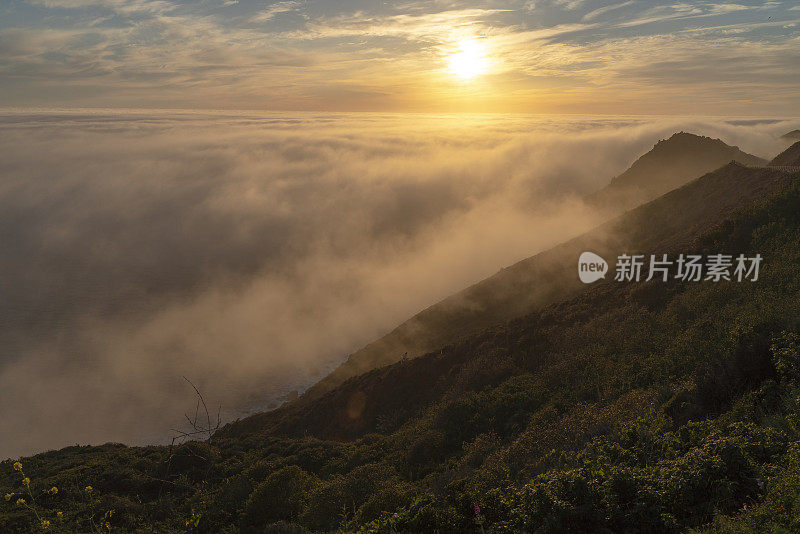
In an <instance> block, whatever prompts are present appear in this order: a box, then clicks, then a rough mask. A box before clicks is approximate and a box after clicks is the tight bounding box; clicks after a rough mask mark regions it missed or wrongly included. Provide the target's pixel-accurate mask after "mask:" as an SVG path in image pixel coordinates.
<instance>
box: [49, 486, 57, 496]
mask: <svg viewBox="0 0 800 534" xmlns="http://www.w3.org/2000/svg"><path fill="white" fill-rule="evenodd" d="M56 493H58V488H57V487H55V486H53V487H52V488H50V495H55V494H56Z"/></svg>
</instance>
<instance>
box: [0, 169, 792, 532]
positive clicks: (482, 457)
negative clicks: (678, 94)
mask: <svg viewBox="0 0 800 534" xmlns="http://www.w3.org/2000/svg"><path fill="white" fill-rule="evenodd" d="M704 212H712V214H710V215H706V214H704ZM667 215H670V216H671V218H672V221H670V220H669V217H667ZM681 221H683V224H682V223H681ZM662 225H668V228H662ZM684 226H685V227H686V228H684ZM607 228H608V229H612V228H613V229H617V230H619V232H620V235H621V236H623V237H621V238H611V237H608V238H607V239H606V240H605V241H604V242H603V243H601V244H599V245H598V248H595V247H594V246H592V247H591V248H592V249H594V250H596V251H598V252H600V253H601V254H603V253H605V254H607V255H608V256H607V258H608V259H610V257H611V256H612V255H615V254H617V253H618V252H619V251H623V250H624V251H625V252H630V253H637V252H639V253H643V254H651V253H652V254H662V253H670V254H675V253H679V252H684V253H700V254H704V255H709V254H716V253H727V254H739V253H742V254H745V255H747V256H754V255H755V254H760V255H762V257H763V258H764V263H763V267H762V270H761V272H760V276H759V279H758V281H757V282H753V281H743V282H736V281H731V282H724V281H723V282H719V283H714V282H699V283H688V282H679V281H676V280H674V279H671V280H670V281H668V282H662V281H653V282H647V283H645V282H639V283H620V282H615V281H613V280H606V281H601V282H598V283H596V284H593V285H591V286H586V287H585V288H582V290H581V291H576V292H575V293H574V294H573V296H571V297H568V298H565V299H563V300H561V301H560V302H558V303H554V304H551V305H548V306H545V307H543V308H542V309H540V310H538V311H536V312H534V313H531V314H528V315H525V316H522V317H519V318H517V319H514V320H513V321H510V322H506V323H504V324H499V325H497V326H495V327H493V328H491V329H487V330H485V331H483V332H482V333H480V334H477V335H474V336H469V337H465V338H463V339H462V340H461V341H458V342H456V343H453V344H451V345H448V346H445V347H442V348H441V349H439V350H436V351H435V352H432V353H430V354H427V355H424V356H422V357H419V358H416V359H411V360H406V361H401V362H398V363H396V364H394V365H391V366H388V367H383V368H381V369H376V370H373V371H370V372H369V373H366V374H364V375H362V376H359V377H356V378H352V379H350V380H348V381H346V382H345V383H344V384H342V385H341V386H339V387H337V388H335V389H334V390H333V391H331V392H329V393H327V394H325V395H324V396H323V397H322V398H320V399H319V400H317V401H315V402H313V403H311V404H309V405H307V406H300V405H290V406H287V407H285V408H284V409H283V410H281V411H279V412H275V414H273V415H271V416H267V417H264V416H258V417H253V418H249V419H246V420H243V421H240V422H238V423H236V424H233V425H228V426H227V427H225V428H224V429H222V430H221V431H220V432H218V433H217V434H216V435H215V436H214V437H213V439H211V440H210V442H209V443H199V442H190V443H186V444H183V445H180V446H177V447H174V448H170V447H147V448H128V447H124V446H121V445H105V446H102V447H70V448H67V449H64V450H62V451H56V452H50V453H45V454H40V455H37V456H35V457H32V458H27V459H23V460H22V462H21V464H20V469H22V470H23V472H20V471H15V468H14V466H13V465H12V462H10V461H8V462H3V463H2V464H0V491H2V492H3V493H7V494H8V495H9V498H7V499H6V501H5V502H2V503H0V525H2V526H3V527H4V530H5V531H8V532H27V531H30V529H31V526H32V525H37V524H38V523H37V521H39V520H40V519H41V518H42V517H44V518H47V519H48V520H50V519H52V521H53V523H56V522H57V521H58V522H60V523H58V524H64V525H68V526H69V528H70V529H71V530H79V531H88V530H94V528H92V527H93V526H94V525H95V524H96V523H101V524H102V522H105V521H107V522H108V523H109V526H110V527H113V529H118V530H124V531H137V530H138V531H141V532H152V531H159V532H172V531H186V530H192V531H199V532H303V531H306V530H311V531H333V530H337V529H338V530H340V531H344V532H356V531H360V532H421V531H425V532H433V531H439V532H520V531H526V532H543V533H555V532H664V533H672V532H682V531H687V530H689V529H700V531H701V532H764V531H770V532H778V531H781V532H792V531H795V530H796V526H797V525H798V523H799V522H800V513H799V512H798V510H797V508H796V507H795V506H793V503H795V502H798V500H799V499H800V448H798V446H797V443H798V442H800V425H798V424H797V421H800V373H799V372H798V369H799V368H800V174H798V173H794V174H789V173H786V172H782V171H779V170H773V169H749V168H745V167H742V166H739V165H733V164H732V165H728V166H726V167H725V168H723V169H720V170H718V171H715V172H713V173H710V174H708V175H706V176H704V177H702V178H700V179H699V180H696V181H695V182H693V183H691V184H689V185H687V186H685V187H683V188H681V189H679V190H677V191H674V192H672V193H670V194H668V195H666V196H665V197H662V198H660V199H658V200H656V201H654V202H652V203H650V204H648V205H645V206H643V207H641V208H639V209H637V210H634V211H633V212H631V213H628V214H626V215H625V216H623V217H621V218H620V219H618V220H616V221H613V222H612V223H610V224H609V225H608V227H607ZM592 235H593V236H594V237H591V238H589V236H584V237H583V238H582V239H585V240H586V241H584V242H583V243H582V244H589V245H596V244H597V243H595V242H592V240H593V239H595V238H598V237H599V236H602V235H608V232H605V233H600V232H597V233H594V234H592ZM601 247H607V248H605V249H602V250H601ZM617 247H622V248H617ZM629 247H630V248H629ZM570 271H571V272H572V274H573V276H574V274H575V266H574V265H573V266H571V268H570ZM23 476H27V477H30V488H31V494H32V495H36V496H37V497H38V498H37V501H36V505H35V508H34V511H35V512H36V513H37V514H39V517H36V516H35V515H34V514H33V512H32V511H31V510H30V509H28V508H26V507H25V506H23V505H18V506H16V505H14V502H16V500H17V499H20V498H22V497H21V496H25V495H26V493H25V492H26V486H25V485H23V484H22V477H23ZM87 485H89V486H91V489H86V488H85V486H87ZM52 487H56V488H57V492H53V491H51V490H50V488H52ZM110 510H113V511H114V513H113V514H110V515H109V513H108V512H109V511H110ZM58 511H60V512H62V515H61V516H60V518H59V516H57V514H56V512H58ZM57 518H59V519H57Z"/></svg>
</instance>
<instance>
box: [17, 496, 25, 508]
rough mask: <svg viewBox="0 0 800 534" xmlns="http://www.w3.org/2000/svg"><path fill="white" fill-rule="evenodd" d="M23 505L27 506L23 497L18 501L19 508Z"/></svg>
mask: <svg viewBox="0 0 800 534" xmlns="http://www.w3.org/2000/svg"><path fill="white" fill-rule="evenodd" d="M23 504H25V499H23V498H22V497H20V498H19V499H17V506H22V505H23Z"/></svg>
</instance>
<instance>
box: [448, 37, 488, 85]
mask: <svg viewBox="0 0 800 534" xmlns="http://www.w3.org/2000/svg"><path fill="white" fill-rule="evenodd" d="M458 46H459V48H460V49H461V51H460V52H458V53H456V54H453V55H452V56H450V58H449V60H448V64H449V69H448V70H449V71H450V72H452V73H453V74H455V75H456V76H458V77H459V78H460V79H462V80H471V79H473V78H475V77H476V76H479V75H481V74H484V73H485V72H486V71H487V70H488V69H489V59H488V58H487V56H486V47H485V46H484V45H483V44H482V43H480V42H478V41H475V40H473V39H464V40H463V41H461V42H460V43H458Z"/></svg>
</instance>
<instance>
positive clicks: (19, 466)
mask: <svg viewBox="0 0 800 534" xmlns="http://www.w3.org/2000/svg"><path fill="white" fill-rule="evenodd" d="M14 471H22V464H21V463H19V462H14Z"/></svg>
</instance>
